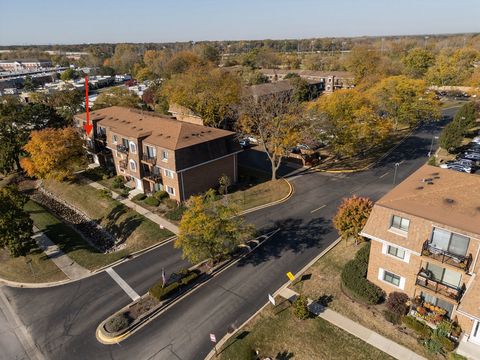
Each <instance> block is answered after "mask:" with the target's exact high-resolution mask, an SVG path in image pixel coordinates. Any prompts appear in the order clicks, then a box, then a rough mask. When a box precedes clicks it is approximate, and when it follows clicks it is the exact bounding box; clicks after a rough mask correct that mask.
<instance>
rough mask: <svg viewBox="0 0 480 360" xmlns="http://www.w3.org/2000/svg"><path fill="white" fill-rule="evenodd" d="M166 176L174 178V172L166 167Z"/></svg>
mask: <svg viewBox="0 0 480 360" xmlns="http://www.w3.org/2000/svg"><path fill="white" fill-rule="evenodd" d="M165 176H166V177H169V178H171V179H173V172H172V171H170V170H168V169H165Z"/></svg>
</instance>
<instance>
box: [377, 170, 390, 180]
mask: <svg viewBox="0 0 480 360" xmlns="http://www.w3.org/2000/svg"><path fill="white" fill-rule="evenodd" d="M389 173H390V171H387V172H386V173H385V174H383V175H382V176H380V177H379V179H381V178H383V177H385V176H387V175H388V174H389Z"/></svg>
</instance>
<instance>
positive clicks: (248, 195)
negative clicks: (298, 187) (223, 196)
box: [228, 179, 290, 211]
mask: <svg viewBox="0 0 480 360" xmlns="http://www.w3.org/2000/svg"><path fill="white" fill-rule="evenodd" d="M289 191H290V187H289V186H288V183H287V182H286V181H285V180H283V179H279V180H273V181H272V180H270V181H267V182H264V183H260V184H257V185H254V186H252V187H250V188H247V189H245V190H238V191H236V192H234V193H232V194H229V195H228V198H229V201H231V202H233V203H235V204H237V205H238V206H239V208H240V210H241V211H243V210H247V209H251V208H253V207H255V206H259V205H264V204H268V203H270V202H273V201H277V200H280V199H282V198H284V197H285V196H287V195H288V192H289Z"/></svg>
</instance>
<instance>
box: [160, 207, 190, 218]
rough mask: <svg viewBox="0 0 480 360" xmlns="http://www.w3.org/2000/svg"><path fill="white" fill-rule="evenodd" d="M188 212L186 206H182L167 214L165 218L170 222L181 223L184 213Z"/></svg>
mask: <svg viewBox="0 0 480 360" xmlns="http://www.w3.org/2000/svg"><path fill="white" fill-rule="evenodd" d="M185 210H187V208H186V207H185V205H183V204H180V205H178V206H177V207H176V208H175V209H173V210H171V211H169V212H167V213H166V214H165V216H166V217H167V219H169V220H174V221H180V220H181V219H182V216H183V213H184V212H185Z"/></svg>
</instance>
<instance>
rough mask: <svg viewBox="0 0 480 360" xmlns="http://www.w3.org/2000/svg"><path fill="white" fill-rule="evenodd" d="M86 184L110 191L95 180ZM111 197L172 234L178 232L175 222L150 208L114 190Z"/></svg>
mask: <svg viewBox="0 0 480 360" xmlns="http://www.w3.org/2000/svg"><path fill="white" fill-rule="evenodd" d="M88 185H90V186H92V187H94V188H95V189H99V190H102V189H107V190H109V191H110V189H108V188H106V187H105V186H103V185H102V184H99V183H97V182H95V181H92V182H89V183H88ZM112 198H114V199H115V200H117V201H120V202H121V203H122V204H124V205H125V206H128V207H129V208H130V209H133V210H135V211H136V212H138V213H139V214H141V215H143V216H145V217H146V218H147V219H150V220H151V221H153V222H154V223H156V224H158V225H159V226H160V227H161V228H165V229H168V230H170V231H171V232H172V233H174V234H178V231H179V230H178V226H177V225H175V224H172V223H171V222H170V221H168V220H165V219H164V218H162V217H160V216H158V215H157V214H154V213H152V212H151V211H150V210H147V209H145V208H144V207H143V206H140V205H138V204H135V203H134V202H133V201H132V200H130V199H125V198H124V197H123V196H120V195H119V194H117V193H116V192H115V191H112Z"/></svg>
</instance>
